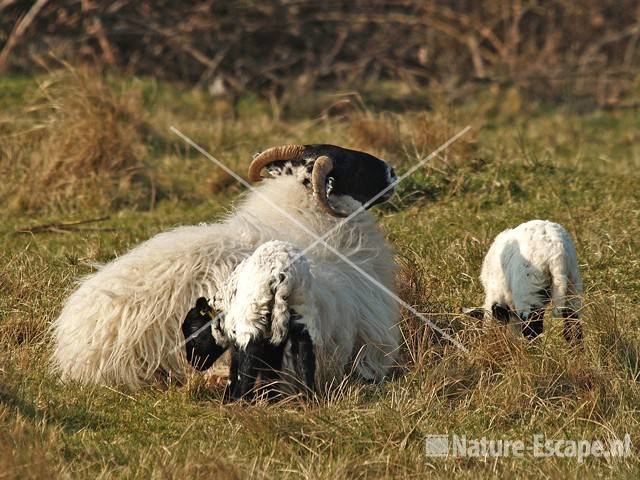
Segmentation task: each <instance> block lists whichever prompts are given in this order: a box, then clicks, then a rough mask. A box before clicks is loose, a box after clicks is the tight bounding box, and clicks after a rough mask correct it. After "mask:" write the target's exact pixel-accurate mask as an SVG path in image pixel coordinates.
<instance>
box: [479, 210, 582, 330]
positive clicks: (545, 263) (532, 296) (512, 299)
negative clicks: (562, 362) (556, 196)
mask: <svg viewBox="0 0 640 480" xmlns="http://www.w3.org/2000/svg"><path fill="white" fill-rule="evenodd" d="M480 280H481V282H482V285H483V287H484V292H485V301H484V309H483V310H484V312H487V314H489V312H490V314H491V315H493V317H494V318H496V319H497V320H499V321H501V322H503V323H505V324H506V323H512V324H514V323H516V324H519V325H520V329H521V331H522V333H523V334H524V335H525V336H526V337H527V338H529V339H533V338H535V337H537V336H538V335H539V334H541V333H542V331H543V318H544V312H545V309H546V307H547V305H548V304H549V302H550V301H552V303H553V314H554V316H556V317H563V318H564V319H565V320H564V336H565V338H566V339H567V341H569V342H579V341H580V340H581V339H582V330H581V326H580V322H579V319H580V309H581V306H582V301H581V295H582V281H581V279H580V270H579V267H578V257H577V253H576V248H575V246H574V244H573V241H572V240H571V236H570V235H569V233H568V232H567V231H566V230H565V229H564V228H563V227H562V226H561V225H559V224H557V223H553V222H550V221H543V220H531V221H529V222H526V223H523V224H521V225H519V226H517V227H516V228H513V229H507V230H505V231H503V232H501V233H500V234H499V235H498V236H497V237H496V238H495V240H494V241H493V243H492V244H491V247H490V248H489V251H488V253H487V255H486V256H485V258H484V262H483V263H482V272H481V274H480Z"/></svg>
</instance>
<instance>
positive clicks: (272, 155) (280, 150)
mask: <svg viewBox="0 0 640 480" xmlns="http://www.w3.org/2000/svg"><path fill="white" fill-rule="evenodd" d="M303 153H304V147H303V146H302V145H280V146H279V147H271V148H268V149H267V150H265V151H264V152H261V153H260V154H258V155H257V156H256V158H254V159H253V162H251V165H249V180H250V181H252V182H259V181H260V180H262V177H261V176H260V172H261V171H262V169H263V168H264V167H266V166H267V165H269V164H270V163H271V162H275V161H278V160H297V159H299V158H300V157H301V156H302V154H303Z"/></svg>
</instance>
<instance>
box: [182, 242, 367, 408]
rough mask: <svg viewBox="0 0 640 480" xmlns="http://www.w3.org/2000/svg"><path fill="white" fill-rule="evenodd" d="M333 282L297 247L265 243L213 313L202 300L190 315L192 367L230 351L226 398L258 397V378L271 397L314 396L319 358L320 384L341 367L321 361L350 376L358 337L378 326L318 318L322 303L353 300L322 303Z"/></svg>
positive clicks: (224, 288)
mask: <svg viewBox="0 0 640 480" xmlns="http://www.w3.org/2000/svg"><path fill="white" fill-rule="evenodd" d="M332 281H334V278H333V276H332V274H331V273H330V272H325V271H324V269H323V265H314V264H310V263H309V261H308V260H307V258H306V256H305V255H304V252H302V251H301V250H300V249H299V248H297V247H296V246H295V245H293V244H291V243H288V242H282V241H279V240H274V241H271V242H266V243H263V244H262V245H260V246H259V247H258V248H257V249H256V251H255V252H254V253H253V254H252V255H251V256H250V257H249V258H247V259H246V260H244V261H243V262H242V263H240V265H238V267H237V268H236V269H235V270H234V271H233V273H232V274H231V275H230V277H229V278H228V279H227V281H226V282H225V284H224V285H221V286H220V289H219V290H218V292H217V294H216V298H215V300H214V308H215V312H214V311H213V309H211V308H209V309H208V312H207V308H206V307H204V308H203V304H202V300H203V299H198V302H196V307H195V308H194V309H192V310H191V311H190V312H189V314H188V315H187V318H186V319H185V322H184V324H183V332H185V337H186V338H187V343H186V352H187V356H188V357H189V361H190V363H191V364H192V365H193V366H194V367H196V368H198V369H199V370H203V369H205V368H206V365H208V366H210V365H211V364H212V362H213V361H215V359H216V358H217V357H219V356H220V355H222V353H223V352H224V351H225V350H226V348H227V347H228V346H230V347H231V367H230V371H229V380H228V388H227V391H226V395H225V398H226V399H227V400H238V399H240V398H245V397H246V398H248V397H249V395H253V393H254V391H253V388H254V384H255V382H256V379H257V377H258V375H259V376H260V379H261V381H262V385H261V386H264V387H266V388H267V389H268V390H267V392H268V393H269V394H273V393H277V391H278V390H281V388H282V387H297V386H302V387H303V391H304V392H307V393H309V392H313V391H315V374H316V352H317V355H318V358H319V359H320V360H321V362H320V365H319V369H320V371H319V376H320V378H323V377H325V376H328V377H331V376H334V377H335V373H334V372H333V368H332V367H335V365H331V366H329V365H327V364H326V363H325V362H323V361H322V360H323V359H326V358H333V359H336V360H339V361H340V362H341V364H342V368H341V370H342V371H344V370H345V369H346V368H347V365H348V363H349V361H350V360H351V358H352V356H353V354H354V352H353V349H354V345H355V338H356V337H357V336H358V334H360V335H361V336H368V337H372V336H374V335H375V334H371V333H368V330H370V329H371V328H372V327H373V323H372V322H369V321H368V320H367V319H365V318H350V319H349V320H350V322H349V323H346V322H343V321H342V319H341V318H338V317H326V318H322V319H320V318H318V307H317V302H320V303H323V302H326V301H327V300H329V301H333V302H334V303H335V304H336V305H346V304H348V302H349V301H350V298H349V295H350V292H349V291H348V290H344V291H343V292H341V294H342V295H343V296H342V297H341V296H340V294H339V295H338V296H334V295H333V294H332V297H331V298H330V299H328V298H323V297H325V296H326V295H327V291H328V288H327V287H328V284H329V283H330V282H332ZM334 293H335V292H334ZM205 303H206V302H205ZM198 304H200V305H198ZM203 313H208V315H204V314H203ZM207 317H208V319H209V320H211V319H212V318H213V319H214V322H213V324H212V328H202V326H203V325H206V324H210V323H211V322H210V321H209V322H207V323H206V324H205V323H204V322H203V320H206V318H207ZM187 333H189V335H187ZM203 362H207V363H206V365H205V368H202V365H204V363H203ZM327 370H329V371H327ZM286 390H287V391H291V388H286Z"/></svg>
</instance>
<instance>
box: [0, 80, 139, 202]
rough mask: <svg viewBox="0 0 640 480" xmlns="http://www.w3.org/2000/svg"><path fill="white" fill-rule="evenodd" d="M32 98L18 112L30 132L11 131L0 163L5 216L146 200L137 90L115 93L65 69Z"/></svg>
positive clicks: (116, 90)
mask: <svg viewBox="0 0 640 480" xmlns="http://www.w3.org/2000/svg"><path fill="white" fill-rule="evenodd" d="M30 96H31V99H30V101H29V105H28V106H26V107H25V108H24V110H23V112H22V115H23V116H26V117H28V118H30V119H31V122H30V123H31V125H30V128H29V130H27V131H20V130H17V131H14V132H11V133H10V134H9V135H10V136H12V137H14V138H15V139H16V140H17V141H14V142H11V143H8V146H6V147H4V148H2V154H1V156H0V162H2V165H3V170H4V171H6V172H10V173H11V174H12V175H11V176H10V177H9V178H11V180H12V185H7V184H5V185H4V187H5V188H6V190H5V191H4V192H1V193H2V194H3V195H2V196H3V197H4V198H6V199H8V200H9V201H8V203H9V207H10V209H13V210H28V211H34V210H38V209H43V208H47V207H52V206H54V205H59V204H61V203H64V202H69V201H71V202H72V203H76V204H78V205H82V204H83V203H86V202H87V201H88V199H87V198H86V197H90V198H91V200H90V201H91V202H95V201H96V200H98V201H99V202H100V203H101V204H102V205H108V204H110V203H111V202H113V201H117V200H118V199H123V198H124V197H127V198H128V201H132V202H134V203H135V202H137V201H139V200H140V197H143V196H145V195H148V187H147V186H145V185H144V184H145V183H147V184H148V183H149V181H148V178H147V179H144V177H145V167H144V157H145V155H146V146H145V142H146V141H147V140H148V139H147V135H148V134H149V126H148V124H147V123H146V119H145V117H146V110H145V108H144V106H143V104H142V97H141V92H140V90H139V89H137V88H135V87H133V88H127V86H120V88H117V87H116V88H114V87H112V86H109V85H108V83H107V80H105V79H104V78H103V77H101V76H100V75H96V74H95V72H94V71H89V70H85V69H74V68H67V69H65V70H64V71H62V72H60V73H58V74H54V75H50V76H48V77H46V79H45V80H44V81H42V82H41V83H40V84H39V86H38V88H37V89H36V90H35V91H34V92H32V93H31V95H30ZM22 120H23V121H24V119H22ZM96 193H97V194H98V195H96ZM83 197H85V198H84V199H83Z"/></svg>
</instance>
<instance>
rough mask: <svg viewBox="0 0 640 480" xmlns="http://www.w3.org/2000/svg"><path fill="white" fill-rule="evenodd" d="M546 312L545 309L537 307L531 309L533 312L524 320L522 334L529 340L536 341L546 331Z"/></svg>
mask: <svg viewBox="0 0 640 480" xmlns="http://www.w3.org/2000/svg"><path fill="white" fill-rule="evenodd" d="M544 310H545V307H544V305H543V306H537V307H533V308H532V309H531V312H530V313H529V314H528V315H526V318H524V315H523V319H522V323H521V328H522V334H523V335H524V336H525V337H526V338H527V339H528V340H535V339H536V338H537V337H538V336H539V335H540V334H542V332H543V330H544Z"/></svg>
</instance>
